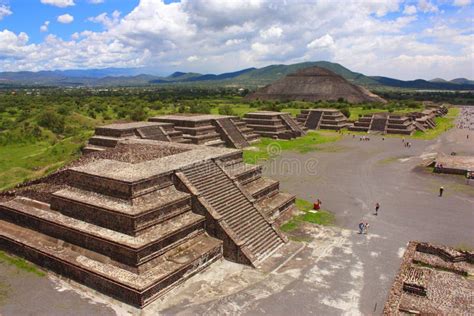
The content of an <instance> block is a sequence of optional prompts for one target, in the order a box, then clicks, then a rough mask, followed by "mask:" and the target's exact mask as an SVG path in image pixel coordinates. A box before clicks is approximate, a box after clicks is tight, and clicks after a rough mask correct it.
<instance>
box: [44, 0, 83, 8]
mask: <svg viewBox="0 0 474 316" xmlns="http://www.w3.org/2000/svg"><path fill="white" fill-rule="evenodd" d="M41 3H43V4H49V5H53V6H55V7H60V8H66V7H71V6H74V5H75V3H74V0H41Z"/></svg>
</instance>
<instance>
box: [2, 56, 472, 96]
mask: <svg viewBox="0 0 474 316" xmlns="http://www.w3.org/2000/svg"><path fill="white" fill-rule="evenodd" d="M313 66H318V67H322V68H325V69H328V70H330V71H332V72H334V73H336V74H338V75H340V76H342V77H344V78H345V79H347V80H348V81H349V82H351V83H354V84H357V85H362V86H365V87H369V88H380V87H387V88H405V89H420V90H421V89H429V90H474V81H473V80H469V79H465V78H458V79H454V80H451V81H446V80H444V79H441V78H436V79H433V80H430V81H427V80H422V79H418V80H409V81H403V80H398V79H393V78H388V77H381V76H366V75H364V74H361V73H358V72H353V71H351V70H349V69H347V68H345V67H344V66H342V65H340V64H337V63H331V62H327V61H317V62H304V63H298V64H292V65H270V66H267V67H263V68H247V69H242V70H239V71H234V72H228V73H222V74H200V73H194V72H180V71H177V72H175V73H173V74H171V75H169V76H159V75H157V71H156V70H152V69H145V68H105V69H85V70H55V71H39V72H29V71H20V72H0V85H1V86H2V87H5V86H8V85H24V86H143V85H159V84H180V85H182V84H186V85H194V84H200V85H234V86H235V85H237V86H242V87H250V88H255V87H259V86H264V85H267V84H270V83H272V82H275V81H276V80H278V79H280V78H283V77H284V76H286V75H288V74H290V73H294V72H296V71H298V70H301V69H303V68H308V67H313Z"/></svg>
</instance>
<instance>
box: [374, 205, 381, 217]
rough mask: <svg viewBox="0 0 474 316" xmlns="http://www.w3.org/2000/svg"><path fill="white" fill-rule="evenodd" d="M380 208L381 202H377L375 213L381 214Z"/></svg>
mask: <svg viewBox="0 0 474 316" xmlns="http://www.w3.org/2000/svg"><path fill="white" fill-rule="evenodd" d="M379 208H380V204H379V202H377V203H375V215H378V214H379Z"/></svg>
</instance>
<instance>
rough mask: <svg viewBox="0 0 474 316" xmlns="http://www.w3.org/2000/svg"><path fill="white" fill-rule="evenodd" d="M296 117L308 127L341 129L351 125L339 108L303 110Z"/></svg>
mask: <svg viewBox="0 0 474 316" xmlns="http://www.w3.org/2000/svg"><path fill="white" fill-rule="evenodd" d="M296 119H297V121H298V122H299V123H300V124H301V125H303V126H305V127H306V128H308V129H331V130H340V129H342V128H345V127H348V126H349V125H350V124H349V123H348V122H347V118H346V117H345V116H344V114H342V113H341V111H339V110H337V109H309V110H301V114H298V116H297V117H296Z"/></svg>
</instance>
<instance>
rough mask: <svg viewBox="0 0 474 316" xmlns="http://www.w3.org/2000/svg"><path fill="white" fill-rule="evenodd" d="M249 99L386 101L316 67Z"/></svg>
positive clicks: (303, 70) (278, 82) (271, 86)
mask: <svg viewBox="0 0 474 316" xmlns="http://www.w3.org/2000/svg"><path fill="white" fill-rule="evenodd" d="M246 99H247V100H278V101H283V102H287V101H308V102H316V101H337V100H340V99H344V100H346V101H347V102H349V103H365V102H380V103H386V102H387V101H385V100H384V99H382V98H381V97H379V96H378V95H376V94H374V93H372V92H370V91H369V90H367V89H365V88H363V87H361V86H357V85H355V84H352V83H350V82H349V81H347V80H346V79H344V78H343V77H341V76H339V75H337V74H335V73H334V72H332V71H330V70H328V69H325V68H321V67H316V66H315V67H309V68H305V69H301V70H298V71H297V72H295V73H292V74H289V75H287V76H286V77H284V78H282V79H280V80H277V81H275V82H274V83H272V84H270V85H267V86H265V87H263V88H260V89H258V90H257V91H255V92H254V93H251V94H249V95H248V96H247V97H246Z"/></svg>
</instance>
